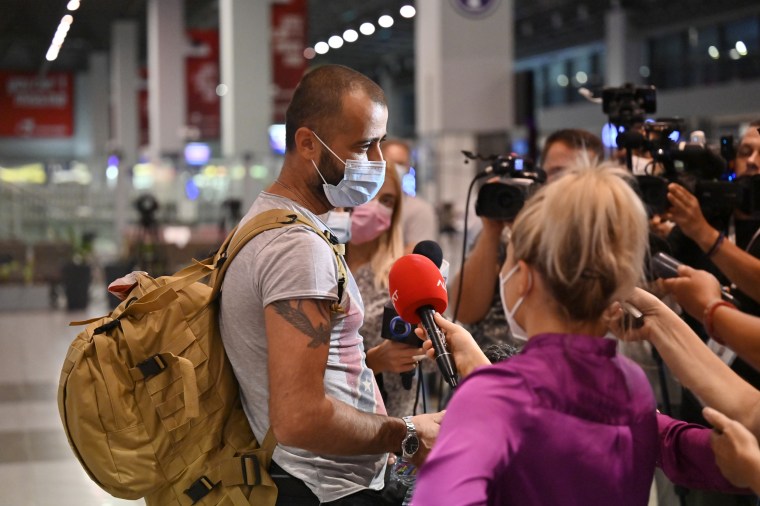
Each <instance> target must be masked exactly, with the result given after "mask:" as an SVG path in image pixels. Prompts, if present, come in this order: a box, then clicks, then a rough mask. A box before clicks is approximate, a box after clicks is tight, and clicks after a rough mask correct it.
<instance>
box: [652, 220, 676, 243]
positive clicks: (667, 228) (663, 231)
mask: <svg viewBox="0 0 760 506" xmlns="http://www.w3.org/2000/svg"><path fill="white" fill-rule="evenodd" d="M673 227H675V223H674V222H672V221H670V220H666V219H663V217H662V216H660V215H659V214H655V215H654V216H652V218H651V219H650V220H649V230H651V231H652V233H653V234H654V235H656V236H657V237H661V238H662V239H666V238H667V237H668V236H669V235H670V232H672V231H673Z"/></svg>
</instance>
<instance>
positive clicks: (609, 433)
mask: <svg viewBox="0 0 760 506" xmlns="http://www.w3.org/2000/svg"><path fill="white" fill-rule="evenodd" d="M629 179H630V176H629V175H628V174H627V172H626V171H625V170H623V169H622V168H618V167H611V166H606V167H605V166H602V167H576V168H572V169H568V173H567V174H566V175H565V176H563V177H562V178H560V179H559V180H557V181H556V182H554V183H553V184H551V185H547V186H545V187H544V188H542V189H541V190H540V191H539V192H538V193H537V194H536V195H535V196H534V197H533V198H531V199H530V200H529V202H528V203H526V205H525V207H524V208H523V210H522V211H521V213H520V214H519V215H518V217H517V220H516V221H515V224H514V227H513V230H512V235H511V239H510V242H509V245H508V248H507V260H506V262H505V263H504V265H503V268H502V270H501V274H500V283H499V286H500V294H501V299H502V302H503V306H504V313H505V315H506V317H507V321H508V322H509V325H510V328H511V330H512V332H513V333H514V334H522V335H524V336H525V337H526V338H527V339H528V342H527V344H526V345H525V347H524V349H523V351H522V352H521V353H520V354H519V355H517V356H515V357H513V358H511V359H509V360H507V361H506V362H502V363H499V364H495V365H493V366H489V367H480V366H482V365H485V364H488V360H487V359H486V358H485V357H484V356H483V354H482V352H480V350H479V349H478V347H477V345H476V344H475V342H474V340H472V337H471V336H469V334H467V332H466V331H465V330H464V329H463V328H461V327H459V326H458V325H454V324H452V323H450V322H447V321H446V320H444V319H443V318H441V317H440V316H438V315H437V316H436V321H437V323H438V325H439V326H440V327H441V328H442V330H443V331H444V332H445V333H446V335H447V340H448V342H449V347H450V351H451V352H452V353H453V354H454V358H455V360H456V363H457V368H458V370H459V373H460V375H461V376H463V377H464V376H467V378H466V380H465V381H464V382H463V383H462V384H461V385H460V386H459V387H458V389H457V390H456V392H455V394H454V397H453V399H452V401H451V403H450V404H449V406H448V409H447V412H446V416H445V418H444V420H443V423H442V425H441V432H440V434H439V436H438V439H437V441H436V443H435V446H434V447H433V450H432V452H431V453H430V455H429V456H428V458H427V460H426V461H425V464H424V465H423V467H422V469H421V472H420V476H419V478H418V480H417V488H416V491H415V495H414V499H413V504H416V505H428V504H431V505H432V504H436V505H437V504H468V505H473V504H489V505H490V504H493V505H496V504H519V505H528V506H530V505H546V504H562V505H578V506H580V505H583V506H588V505H609V504H615V505H618V506H626V505H630V506H634V505H646V504H647V500H648V497H649V491H650V486H651V483H652V477H653V474H654V468H655V464H658V465H661V466H663V468H664V470H665V472H666V474H667V475H669V477H671V479H674V478H675V479H676V480H677V481H680V482H681V483H682V484H684V482H685V481H688V482H689V483H691V484H692V485H697V487H698V488H720V487H729V488H730V484H728V483H726V482H725V480H722V479H721V477H720V473H719V472H718V470H717V468H716V467H715V464H714V459H713V458H712V455H711V452H710V450H709V430H707V429H702V428H696V429H695V430H694V431H690V432H688V433H687V429H691V428H694V426H688V427H685V426H684V425H678V422H676V421H674V420H672V419H669V418H667V417H658V416H657V414H656V405H655V399H654V396H653V393H652V390H651V387H650V385H649V383H648V382H647V379H646V377H645V376H644V373H643V371H642V370H641V369H640V368H639V367H638V366H637V365H635V364H634V363H633V362H631V361H630V360H628V359H626V358H625V357H623V356H621V355H619V354H618V353H617V351H616V344H617V343H616V341H614V340H611V339H605V338H604V337H603V336H604V335H605V333H606V332H607V330H608V321H607V319H606V318H604V317H603V316H604V314H605V310H606V309H607V308H608V307H609V306H610V305H611V303H612V302H613V301H616V300H624V299H625V298H626V297H627V296H628V295H629V294H631V293H632V291H633V289H634V287H635V285H636V284H637V282H638V281H639V280H640V279H642V275H643V273H642V266H643V265H644V254H645V251H646V248H647V215H646V212H645V210H644V208H643V205H642V203H641V201H640V200H639V197H638V196H637V195H636V193H635V192H634V191H633V189H632V188H631V186H630V185H629ZM417 332H418V335H420V336H422V335H423V332H422V330H418V331H417ZM425 347H426V348H427V347H428V345H427V344H426V345H425ZM476 368H477V370H475V369H476ZM470 373H471V374H470ZM468 374H469V376H468ZM685 443H690V444H685ZM691 443H693V444H691ZM678 451H680V452H682V453H677V452H678ZM676 454H677V455H678V458H674V457H673V456H674V455H676ZM681 478H683V479H681Z"/></svg>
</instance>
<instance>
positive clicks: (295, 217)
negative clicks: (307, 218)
mask: <svg viewBox="0 0 760 506" xmlns="http://www.w3.org/2000/svg"><path fill="white" fill-rule="evenodd" d="M285 218H286V219H287V221H283V222H282V223H284V224H285V225H292V224H293V223H295V222H296V221H297V220H298V215H297V214H289V215H287V216H285Z"/></svg>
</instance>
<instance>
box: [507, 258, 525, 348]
mask: <svg viewBox="0 0 760 506" xmlns="http://www.w3.org/2000/svg"><path fill="white" fill-rule="evenodd" d="M519 268H520V264H515V266H514V267H512V268H511V269H510V270H509V272H508V273H507V274H506V275H503V274H501V273H499V297H500V298H501V307H502V308H503V309H504V316H506V318H507V323H508V324H509V330H510V332H511V333H512V337H514V338H515V340H516V341H521V342H525V341H527V340H528V333H527V332H525V329H524V328H522V326H521V325H520V324H519V323H517V320H515V314H517V310H518V309H520V306H521V305H522V303H523V302H524V301H525V295H523V296H521V297H520V298H519V299H517V302H516V303H515V307H514V308H513V309H512V310H510V309H509V308H508V307H507V298H506V297H505V295H504V285H506V284H507V281H509V280H510V278H511V277H512V276H513V275H514V273H515V272H517V269H519ZM530 275H531V274H530V272H528V276H530Z"/></svg>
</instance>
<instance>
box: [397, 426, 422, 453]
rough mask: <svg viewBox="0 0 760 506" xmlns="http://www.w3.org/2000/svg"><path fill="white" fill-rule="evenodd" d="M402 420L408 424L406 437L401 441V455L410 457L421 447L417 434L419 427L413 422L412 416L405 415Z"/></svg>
mask: <svg viewBox="0 0 760 506" xmlns="http://www.w3.org/2000/svg"><path fill="white" fill-rule="evenodd" d="M402 420H404V423H405V424H406V437H404V440H403V441H401V456H402V457H403V458H405V459H410V458H412V457H413V456H414V454H415V453H417V450H419V448H420V438H419V437H418V436H417V429H416V428H415V427H414V424H413V423H412V417H411V416H405V417H403V418H402Z"/></svg>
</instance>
